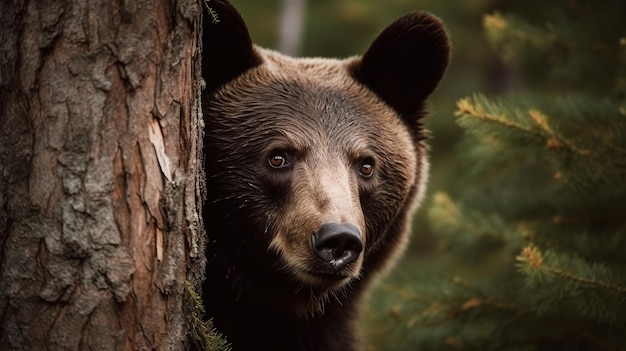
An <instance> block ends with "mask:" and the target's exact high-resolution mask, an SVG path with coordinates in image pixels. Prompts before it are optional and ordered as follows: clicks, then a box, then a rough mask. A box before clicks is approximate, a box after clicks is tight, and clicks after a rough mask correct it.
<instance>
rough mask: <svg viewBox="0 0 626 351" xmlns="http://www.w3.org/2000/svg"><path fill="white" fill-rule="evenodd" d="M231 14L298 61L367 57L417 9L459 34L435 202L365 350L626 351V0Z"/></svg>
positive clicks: (276, 1)
mask: <svg viewBox="0 0 626 351" xmlns="http://www.w3.org/2000/svg"><path fill="white" fill-rule="evenodd" d="M231 2H232V3H233V4H234V5H235V6H236V7H237V8H238V9H239V10H240V12H241V13H242V15H243V17H244V19H245V20H246V22H247V23H248V26H249V29H250V32H251V35H252V37H253V40H254V41H255V42H256V43H257V44H259V45H261V46H264V47H269V48H274V49H281V48H282V49H281V50H282V51H287V52H289V53H290V54H293V55H295V56H325V57H346V56H351V55H358V54H361V53H363V52H364V51H365V50H366V48H367V46H368V45H369V43H370V42H371V41H372V40H373V39H374V37H375V36H376V35H377V33H378V32H380V31H381V30H382V29H383V28H384V27H385V26H386V25H388V24H389V23H391V22H392V21H393V20H395V19H396V18H398V17H400V16H402V15H404V14H406V13H408V12H412V11H415V10H422V11H428V12H431V13H433V14H435V15H437V16H438V17H440V18H441V19H442V20H443V21H444V23H445V24H446V26H447V28H448V30H449V32H450V34H451V38H452V43H453V55H452V62H451V66H450V68H449V70H448V73H447V75H446V77H445V78H444V81H443V82H442V84H441V85H440V87H439V89H438V90H437V91H436V92H435V93H434V95H433V96H432V97H431V99H430V106H431V111H432V113H431V115H430V116H429V117H428V119H427V126H428V129H429V130H430V131H431V132H432V139H431V140H430V145H431V147H432V149H431V165H432V169H431V177H430V183H429V189H428V195H427V197H426V200H425V202H424V203H423V205H422V207H421V208H420V210H419V211H418V212H417V214H416V215H415V220H414V225H413V233H412V240H411V245H410V247H409V249H408V251H407V255H406V256H405V258H404V259H403V260H402V261H401V262H400V264H399V266H398V267H397V268H396V269H394V271H393V272H392V274H391V275H390V276H389V277H387V278H386V279H385V280H384V281H383V282H381V284H380V285H379V286H378V287H377V289H376V291H375V292H374V293H373V294H372V299H371V301H370V309H369V311H368V314H367V318H366V319H365V320H364V323H363V328H364V331H365V335H366V339H367V341H368V342H367V350H369V351H373V350H624V349H626V273H624V272H626V255H624V252H625V251H626V181H625V180H626V161H625V160H626V103H625V101H626V1H624V0H601V1H576V0H547V1H546V0H542V1H538V0H526V1H519V0H509V1H496V0H459V1H454V2H452V1H440V0H387V1H377V0H308V1H305V0H289V1H282V0H264V1H259V0H232V1H231ZM287 3H291V5H294V6H295V7H292V8H291V9H290V10H286V9H288V8H289V7H288V5H287ZM298 6H301V7H300V10H301V11H299V10H298ZM294 9H295V10H294ZM285 13H289V14H290V15H289V16H287V17H286V19H285V18H282V17H281V16H282V15H283V14H285ZM299 14H301V17H299V16H300V15H299ZM281 21H283V22H281ZM281 23H284V24H285V25H284V26H283V32H282V33H283V34H282V39H281V34H279V33H281ZM300 25H301V26H300ZM289 35H291V36H292V37H295V41H294V38H291V39H289V38H287V39H285V38H286V36H289Z"/></svg>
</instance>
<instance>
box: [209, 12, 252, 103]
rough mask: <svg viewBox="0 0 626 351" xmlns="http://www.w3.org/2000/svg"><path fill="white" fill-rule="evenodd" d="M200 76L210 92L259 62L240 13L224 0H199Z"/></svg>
mask: <svg viewBox="0 0 626 351" xmlns="http://www.w3.org/2000/svg"><path fill="white" fill-rule="evenodd" d="M201 1H202V3H203V7H204V13H203V14H204V18H203V19H202V22H203V26H202V27H203V28H202V78H203V79H204V82H205V84H206V85H205V91H207V92H209V93H210V92H212V91H214V90H215V89H217V88H219V87H220V86H221V85H223V84H225V83H227V82H229V81H231V80H233V79H235V78H236V77H238V76H239V75H241V74H242V73H244V72H245V71H247V70H249V69H250V68H253V67H255V66H257V65H259V64H260V63H261V58H260V57H259V56H258V54H257V53H256V52H255V51H254V49H253V47H252V39H251V38H250V33H248V28H247V27H246V24H245V22H244V21H243V18H241V15H240V14H239V12H238V11H237V10H236V9H235V8H234V7H233V6H232V5H231V4H230V3H229V2H228V1H226V0H201Z"/></svg>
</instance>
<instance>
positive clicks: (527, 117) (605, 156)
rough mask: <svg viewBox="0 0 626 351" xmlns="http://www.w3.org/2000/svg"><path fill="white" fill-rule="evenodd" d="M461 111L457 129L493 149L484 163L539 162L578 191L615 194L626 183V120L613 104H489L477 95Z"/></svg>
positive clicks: (567, 99) (520, 99)
mask: <svg viewBox="0 0 626 351" xmlns="http://www.w3.org/2000/svg"><path fill="white" fill-rule="evenodd" d="M457 107H458V110H457V112H456V113H455V115H456V116H457V118H458V120H457V121H458V123H459V124H460V125H461V126H462V127H464V128H466V129H467V131H468V132H469V133H471V134H473V135H475V136H477V137H478V138H479V139H480V140H481V141H482V142H483V145H485V146H488V147H489V149H491V155H485V154H484V153H483V154H481V155H480V156H481V157H491V158H492V159H493V157H497V155H496V154H497V152H503V153H502V155H501V157H503V158H508V159H509V160H510V161H515V162H517V161H518V160H517V159H514V158H513V159H512V158H511V157H509V156H510V155H511V154H512V153H517V154H519V156H525V157H524V158H522V160H529V158H528V156H531V157H533V158H536V157H540V158H543V159H544V160H548V161H550V163H551V164H552V165H553V168H554V169H555V172H556V173H555V175H556V176H557V179H558V177H563V176H567V177H565V178H563V179H562V180H573V181H574V184H576V185H593V186H594V187H597V186H598V185H599V184H606V185H608V186H607V187H605V189H611V187H612V186H613V185H615V184H620V183H621V180H622V179H624V177H626V119H624V118H620V115H619V108H618V106H617V105H616V104H615V103H613V102H612V101H610V100H599V101H598V100H597V99H595V100H594V99H593V98H590V97H588V96H580V95H571V96H564V97H549V96H548V97H546V96H540V95H537V96H535V95H530V94H527V95H522V96H517V95H515V96H509V97H507V98H500V99H497V100H489V99H488V98H486V97H485V96H483V95H480V94H476V95H474V96H473V97H472V98H464V99H461V100H460V101H459V102H458V103H457ZM553 121H559V122H560V124H559V125H558V127H555V123H554V122H553ZM487 150H488V149H483V150H482V152H485V151H487ZM616 154H619V155H621V157H617V156H616Z"/></svg>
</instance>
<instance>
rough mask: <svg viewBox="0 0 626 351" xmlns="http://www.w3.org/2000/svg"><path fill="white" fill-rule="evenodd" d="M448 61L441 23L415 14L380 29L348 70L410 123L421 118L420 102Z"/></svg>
mask: <svg viewBox="0 0 626 351" xmlns="http://www.w3.org/2000/svg"><path fill="white" fill-rule="evenodd" d="M449 61H450V39H449V36H448V33H447V31H446V29H445V27H444V26H443V24H442V22H441V21H440V20H439V19H438V18H436V17H434V16H432V15H430V14H427V13H423V12H416V13H412V14H409V15H406V16H404V17H401V18H400V19H398V20H396V21H395V22H394V23H392V24H391V25H389V26H388V27H387V28H386V29H385V30H383V31H382V33H380V34H379V35H378V37H377V38H376V39H375V40H374V42H373V43H372V44H371V45H370V47H369V49H368V50H367V51H366V52H365V54H364V55H363V57H362V58H361V60H360V61H357V62H356V63H355V65H354V66H353V67H352V74H353V76H354V77H355V78H356V79H357V80H358V81H360V82H361V83H363V84H364V85H366V86H367V87H369V88H370V89H371V90H372V91H374V92H375V93H376V94H377V95H378V96H380V97H381V98H382V99H383V101H385V102H386V103H387V104H388V105H389V106H391V107H392V108H393V109H394V110H396V112H398V113H399V114H400V115H401V116H402V117H403V118H404V119H405V120H406V121H407V122H409V124H412V122H414V121H415V120H417V119H419V118H420V117H422V116H421V114H423V109H424V101H425V100H426V98H427V97H428V95H430V94H431V93H432V92H433V90H435V88H436V87H437V84H438V83H439V81H440V80H441V78H442V77H443V75H444V73H445V71H446V68H447V67H448V63H449Z"/></svg>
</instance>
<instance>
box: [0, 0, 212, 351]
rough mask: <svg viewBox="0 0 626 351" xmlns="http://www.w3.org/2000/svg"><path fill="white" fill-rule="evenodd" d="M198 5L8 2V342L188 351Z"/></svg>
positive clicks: (0, 219)
mask: <svg viewBox="0 0 626 351" xmlns="http://www.w3.org/2000/svg"><path fill="white" fill-rule="evenodd" d="M199 10H200V7H199V3H196V2H194V1H192V0H179V1H176V0H156V1H155V0H137V1H125V0H120V1H113V0H93V1H81V0H54V1H53V0H46V1H34V0H31V1H28V0H13V1H11V0H2V1H0V37H1V38H2V40H1V41H0V250H1V251H0V349H1V350H46V349H51V350H58V349H64V350H88V349H93V350H114V349H117V350H121V349H138V350H141V349H181V348H182V347H183V339H184V334H185V332H184V320H183V313H182V308H183V306H182V301H183V300H182V293H183V282H184V279H185V277H186V276H187V274H188V273H189V270H191V271H193V272H194V274H196V275H198V274H200V273H199V272H201V271H202V267H200V268H198V265H201V264H202V263H201V262H200V261H201V258H200V257H201V256H202V248H201V246H202V245H203V243H201V242H200V241H201V237H202V236H201V235H198V232H199V229H198V228H199V227H198V225H199V224H198V221H199V219H198V216H197V213H198V212H197V208H196V206H197V204H196V198H197V192H198V184H199V183H198V178H197V175H198V174H199V171H198V170H197V154H196V151H197V147H196V142H197V137H198V122H197V119H196V117H195V116H196V108H197V106H195V104H196V101H197V86H196V85H194V81H195V79H194V78H195V75H196V68H197V67H196V66H195V64H194V62H196V60H195V58H194V55H196V43H197V37H196V35H197V32H196V31H197V29H198V28H199V25H198V16H199Z"/></svg>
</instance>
